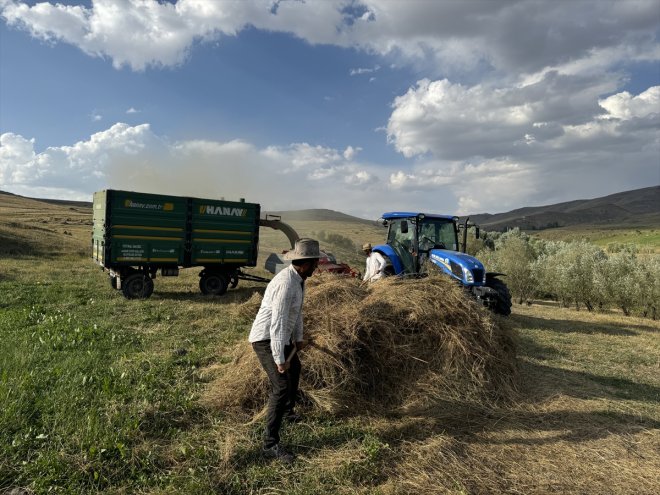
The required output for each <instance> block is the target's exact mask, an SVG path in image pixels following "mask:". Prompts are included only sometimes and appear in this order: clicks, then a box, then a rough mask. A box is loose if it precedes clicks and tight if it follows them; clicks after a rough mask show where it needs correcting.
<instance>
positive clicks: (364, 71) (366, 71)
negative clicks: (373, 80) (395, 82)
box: [349, 65, 380, 76]
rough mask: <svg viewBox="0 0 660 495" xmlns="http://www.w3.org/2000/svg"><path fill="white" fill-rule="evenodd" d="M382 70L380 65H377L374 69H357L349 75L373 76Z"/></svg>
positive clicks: (352, 70)
mask: <svg viewBox="0 0 660 495" xmlns="http://www.w3.org/2000/svg"><path fill="white" fill-rule="evenodd" d="M378 70H380V65H375V66H374V67H371V68H370V67H360V68H357V69H351V70H350V72H349V74H350V75H351V76H361V75H362V74H373V73H374V72H377V71H378Z"/></svg>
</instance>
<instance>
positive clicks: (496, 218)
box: [470, 186, 660, 231]
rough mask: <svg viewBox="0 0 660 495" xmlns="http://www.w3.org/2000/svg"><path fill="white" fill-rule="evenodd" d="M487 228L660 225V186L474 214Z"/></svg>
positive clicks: (475, 219) (541, 228) (524, 228)
mask: <svg viewBox="0 0 660 495" xmlns="http://www.w3.org/2000/svg"><path fill="white" fill-rule="evenodd" d="M470 218H471V219H472V221H474V222H475V223H478V224H480V225H481V226H482V227H484V228H485V229H487V230H500V231H503V230H507V229H510V228H515V227H519V228H520V229H522V230H544V229H550V228H557V227H578V226H580V227H593V226H598V227H599V228H619V229H621V228H631V227H634V228H660V186H654V187H647V188H644V189H637V190H634V191H626V192H621V193H617V194H612V195H609V196H605V197H602V198H595V199H585V200H576V201H569V202H566V203H558V204H553V205H547V206H535V207H526V208H519V209H516V210H512V211H509V212H506V213H498V214H477V215H471V217H470Z"/></svg>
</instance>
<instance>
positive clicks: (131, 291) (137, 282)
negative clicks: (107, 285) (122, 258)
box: [121, 273, 154, 299]
mask: <svg viewBox="0 0 660 495" xmlns="http://www.w3.org/2000/svg"><path fill="white" fill-rule="evenodd" d="M121 291H122V293H123V294H124V297H125V298H126V299H147V298H148V297H150V296H151V294H153V292H154V281H153V280H151V277H150V276H149V275H145V274H144V273H131V274H130V275H128V276H127V277H126V278H124V279H123V280H122V281H121Z"/></svg>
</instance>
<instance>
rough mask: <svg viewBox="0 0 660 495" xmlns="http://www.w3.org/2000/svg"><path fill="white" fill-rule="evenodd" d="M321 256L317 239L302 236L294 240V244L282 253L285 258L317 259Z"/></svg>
mask: <svg viewBox="0 0 660 495" xmlns="http://www.w3.org/2000/svg"><path fill="white" fill-rule="evenodd" d="M320 257H321V253H320V250H319V241H317V240H314V239H309V238H306V237H303V238H302V239H298V240H297V241H296V246H295V248H294V249H292V250H291V251H289V252H287V253H286V254H285V255H284V259H286V260H291V261H293V260H306V259H318V258H320Z"/></svg>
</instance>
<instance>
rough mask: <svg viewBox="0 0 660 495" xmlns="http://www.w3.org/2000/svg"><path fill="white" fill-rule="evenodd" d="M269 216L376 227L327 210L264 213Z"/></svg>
mask: <svg viewBox="0 0 660 495" xmlns="http://www.w3.org/2000/svg"><path fill="white" fill-rule="evenodd" d="M263 213H266V214H268V215H276V216H280V217H282V220H283V221H284V222H287V221H290V222H296V221H297V222H309V221H314V222H318V221H331V222H349V223H361V224H365V225H374V223H375V222H374V221H372V220H365V219H364V218H358V217H354V216H351V215H347V214H346V213H341V212H340V211H335V210H326V209H318V208H317V209H309V210H289V211H267V212H263Z"/></svg>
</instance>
